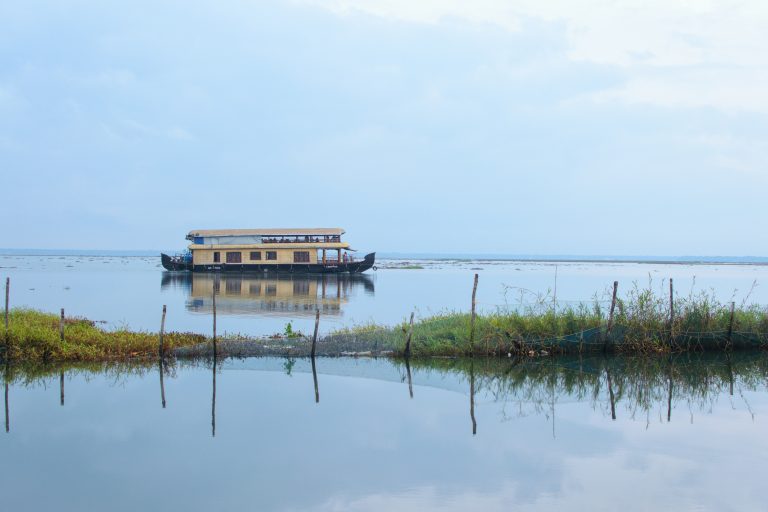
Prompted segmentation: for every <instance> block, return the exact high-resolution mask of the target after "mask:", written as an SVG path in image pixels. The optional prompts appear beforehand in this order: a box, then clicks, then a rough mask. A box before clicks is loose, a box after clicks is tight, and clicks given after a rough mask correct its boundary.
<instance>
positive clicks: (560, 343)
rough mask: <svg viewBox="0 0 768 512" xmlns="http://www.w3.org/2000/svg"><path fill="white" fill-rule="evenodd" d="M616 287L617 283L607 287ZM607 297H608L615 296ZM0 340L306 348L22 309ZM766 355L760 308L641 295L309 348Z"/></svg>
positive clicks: (178, 350)
mask: <svg viewBox="0 0 768 512" xmlns="http://www.w3.org/2000/svg"><path fill="white" fill-rule="evenodd" d="M614 286H616V283H614ZM614 291H615V288H614ZM4 335H5V336H4V338H3V339H2V340H0V356H1V357H2V359H3V360H4V361H6V362H8V361H10V362H22V363H23V362H47V361H51V362H53V361H91V362H95V361H119V360H141V359H145V360H157V359H159V358H160V355H161V353H162V354H163V357H173V358H182V359H183V358H199V357H211V356H218V357H230V356H232V357H248V356H266V355H272V356H281V355H282V356H297V357H301V356H308V355H311V353H312V352H313V351H312V340H311V338H309V337H307V336H304V335H303V334H301V333H298V332H294V331H292V330H291V329H290V324H289V325H288V326H287V327H286V332H285V333H284V334H282V335H273V336H269V337H257V338H254V337H247V336H242V335H231V334H224V335H223V336H220V337H218V338H217V340H216V343H215V344H214V339H213V337H210V336H205V335H202V334H197V333H191V332H167V333H163V336H162V346H161V342H160V333H153V332H147V331H130V330H127V329H118V330H114V331H109V330H106V329H103V328H101V327H99V326H97V325H96V323H95V322H93V321H91V320H88V319H85V318H63V319H62V318H61V317H60V316H59V315H56V314H51V313H45V312H41V311H36V310H31V309H13V310H11V311H10V312H9V317H8V329H7V331H6V332H5V333H4ZM766 347H768V308H766V307H764V306H759V305H748V304H747V303H746V299H745V302H744V303H742V304H741V305H739V306H737V305H736V304H735V303H733V302H731V303H721V302H719V301H718V300H716V299H715V298H714V297H713V296H712V295H711V294H707V293H701V294H698V295H693V294H692V295H689V296H687V297H679V296H673V294H672V290H671V287H670V294H669V296H666V294H660V293H656V292H654V290H652V289H651V288H650V286H649V288H647V289H640V288H638V287H637V286H635V287H634V288H632V289H630V290H629V291H628V292H627V293H626V295H625V296H624V297H621V298H619V297H617V296H616V294H615V293H614V295H613V299H612V300H611V301H610V307H608V306H607V305H606V301H600V300H597V298H595V300H594V301H593V302H592V303H591V304H587V303H579V304H576V305H570V304H569V305H564V306H563V305H560V304H558V303H557V302H556V301H555V300H550V299H549V297H539V298H538V299H537V300H536V301H534V302H533V303H527V304H526V303H523V302H522V300H521V302H520V303H519V304H518V305H516V306H515V305H513V306H507V307H504V308H498V309H497V310H496V311H494V312H483V313H482V314H478V315H475V314H474V308H473V312H471V313H466V312H445V313H440V314H436V315H433V316H429V317H425V318H421V319H417V320H416V321H414V322H413V323H412V324H411V323H410V322H402V323H401V324H399V325H394V326H381V325H376V324H370V325H362V326H356V327H351V328H346V329H341V330H337V331H333V332H331V333H329V334H327V335H325V336H324V337H321V338H318V340H317V346H316V351H315V353H316V354H317V355H319V356H393V357H397V356H404V355H405V356H414V357H435V356H437V357H462V356H478V357H541V356H547V355H552V354H574V353H579V354H581V353H596V352H606V353H617V354H664V353H669V354H672V353H682V352H703V351H729V350H739V349H763V348H766Z"/></svg>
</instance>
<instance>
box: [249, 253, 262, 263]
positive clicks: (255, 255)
mask: <svg viewBox="0 0 768 512" xmlns="http://www.w3.org/2000/svg"><path fill="white" fill-rule="evenodd" d="M258 260H261V251H251V261H258Z"/></svg>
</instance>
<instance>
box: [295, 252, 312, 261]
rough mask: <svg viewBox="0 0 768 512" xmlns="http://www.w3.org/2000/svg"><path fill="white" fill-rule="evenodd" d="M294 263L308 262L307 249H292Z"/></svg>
mask: <svg viewBox="0 0 768 512" xmlns="http://www.w3.org/2000/svg"><path fill="white" fill-rule="evenodd" d="M293 262H294V263H309V251H293Z"/></svg>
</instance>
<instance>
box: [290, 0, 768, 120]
mask: <svg viewBox="0 0 768 512" xmlns="http://www.w3.org/2000/svg"><path fill="white" fill-rule="evenodd" d="M303 1H304V2H305V3H310V4H313V5H317V6H320V7H322V8H325V9H328V10H330V11H332V12H334V13H337V14H339V15H342V16H351V15H355V14H356V15H361V14H364V15H370V16H378V17H381V18H384V19H387V20H391V21H399V22H410V23H429V24H438V23H446V22H449V21H450V22H454V23H455V22H457V21H458V22H465V23H471V24H485V25H489V26H494V27H496V28H498V29H501V30H507V31H519V30H521V29H522V27H523V26H524V23H525V21H526V20H539V21H543V22H547V23H552V24H556V25H558V26H562V30H563V31H564V33H565V39H566V41H567V43H568V44H567V48H566V49H565V50H564V51H565V54H566V56H567V58H568V59H570V60H572V61H574V62H585V63H592V64H599V65H602V66H611V67H617V68H620V69H621V70H622V71H623V72H624V73H625V75H626V84H625V85H624V86H622V87H620V88H617V89H611V90H609V91H606V92H605V93H604V94H600V95H598V96H596V97H595V99H597V100H599V101H615V102H622V103H629V104H635V103H643V104H654V105H659V106H663V107H673V108H690V107H714V108H718V109H722V110H726V111H732V110H740V111H756V112H761V113H766V112H768V100H766V99H765V95H764V94H760V91H761V90H765V89H766V88H767V87H768V77H766V73H765V72H764V70H765V69H766V68H767V67H768V52H765V51H764V41H765V34H764V27H765V26H766V25H768V4H766V3H763V2H740V1H736V0H710V1H701V2H669V1H665V0H644V1H638V0H620V1H613V2H608V1H605V0H587V1H580V2H572V1H568V0H553V1H548V2H541V1H536V0H523V1H516V2H509V1H507V0H483V1H478V2H471V3H467V2H460V1H421V2H412V1H409V0H367V1H364V2H359V1H353V0H333V1H321V0H303Z"/></svg>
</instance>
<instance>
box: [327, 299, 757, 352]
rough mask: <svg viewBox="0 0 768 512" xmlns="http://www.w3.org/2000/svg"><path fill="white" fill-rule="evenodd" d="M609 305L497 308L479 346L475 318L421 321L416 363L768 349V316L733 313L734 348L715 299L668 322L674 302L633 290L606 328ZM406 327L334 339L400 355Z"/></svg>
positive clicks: (482, 318) (685, 308)
mask: <svg viewBox="0 0 768 512" xmlns="http://www.w3.org/2000/svg"><path fill="white" fill-rule="evenodd" d="M609 310H610V301H607V302H606V301H600V300H595V301H594V302H592V303H591V304H577V305H565V306H561V305H557V304H556V303H554V301H552V300H551V299H549V298H547V297H544V298H539V300H537V301H535V302H534V303H532V304H520V305H517V306H516V307H515V306H511V307H510V306H508V307H504V308H499V309H497V310H496V311H494V312H490V313H484V314H480V315H477V317H476V319H475V332H474V346H472V345H471V344H470V330H471V329H470V323H471V318H470V314H469V313H466V312H445V313H440V314H437V315H433V316H429V317H426V318H422V319H420V320H418V321H417V322H416V323H415V324H414V327H413V338H412V342H411V353H412V355H414V356H462V355H469V354H474V355H506V354H519V353H525V354H530V353H531V351H534V352H535V353H537V354H539V353H540V351H542V350H544V351H546V352H553V351H554V352H589V351H603V350H604V349H605V350H609V351H614V352H625V353H655V352H681V351H696V350H713V349H721V350H722V349H729V348H742V347H747V346H750V347H763V346H768V310H767V309H766V308H765V307H762V306H758V305H746V304H742V305H740V306H737V307H736V308H735V310H734V314H733V327H732V334H731V337H730V342H729V338H728V331H729V325H730V317H731V313H730V304H729V303H721V302H718V301H717V300H716V299H715V298H714V297H713V296H712V295H711V294H707V293H702V294H699V295H689V296H686V297H679V296H676V297H675V304H674V319H673V321H672V322H671V323H670V307H669V296H668V295H664V294H656V293H654V291H653V290H652V289H651V288H650V287H649V288H647V289H640V288H638V287H637V286H635V287H633V288H632V289H631V290H629V292H628V293H627V294H626V295H625V296H624V297H621V298H618V299H617V302H616V306H615V309H614V315H613V326H612V329H611V332H610V333H609V332H608V329H607V324H608V317H609V314H610V313H609ZM408 330H409V325H408V323H407V322H405V321H404V322H403V323H401V324H399V325H397V326H395V327H385V326H376V325H365V326H362V327H360V328H352V329H345V330H342V331H337V332H336V333H333V334H332V336H331V337H333V336H347V337H349V336H354V337H356V338H357V339H360V340H370V339H374V338H375V339H376V340H377V341H378V343H379V346H380V347H383V346H387V347H389V348H391V349H392V350H394V351H395V352H399V353H402V352H403V351H404V348H405V339H406V336H407V332H408Z"/></svg>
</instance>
